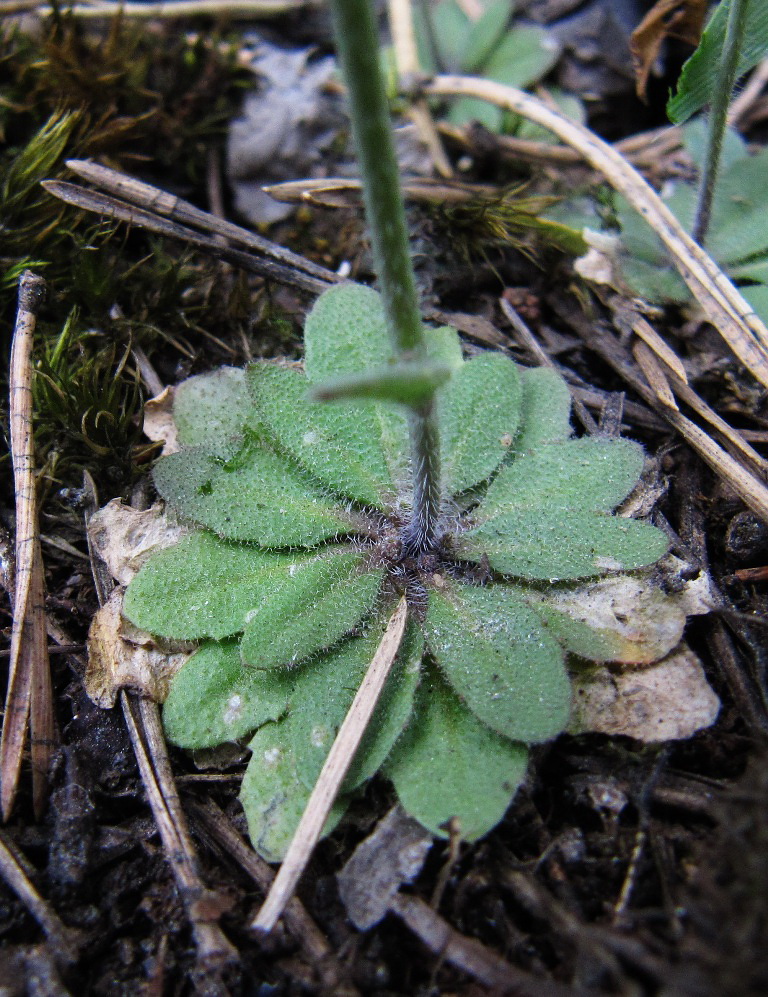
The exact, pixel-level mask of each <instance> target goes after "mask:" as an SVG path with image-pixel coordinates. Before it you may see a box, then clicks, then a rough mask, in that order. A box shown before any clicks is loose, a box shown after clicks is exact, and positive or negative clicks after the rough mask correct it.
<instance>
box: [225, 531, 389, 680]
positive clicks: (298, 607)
mask: <svg viewBox="0 0 768 997" xmlns="http://www.w3.org/2000/svg"><path fill="white" fill-rule="evenodd" d="M383 575H384V570H383V568H374V569H370V568H367V567H366V556H365V555H364V554H362V553H361V552H360V551H354V550H351V549H350V548H340V547H331V548H329V549H327V550H323V551H321V552H320V553H319V554H317V555H315V556H312V557H306V556H304V557H297V558H296V559H295V560H294V561H292V562H291V561H289V562H288V563H286V562H285V561H281V562H280V563H279V564H276V565H275V568H274V570H273V571H271V572H270V575H269V580H268V581H266V580H265V579H261V580H260V581H266V584H263V586H262V588H261V590H260V591H256V592H255V593H254V596H253V599H252V602H251V606H252V608H251V609H250V611H249V612H248V615H247V619H246V622H245V632H244V633H243V640H242V644H241V645H240V650H241V655H242V660H243V663H244V664H245V665H248V666H251V667H253V668H279V667H281V666H289V665H295V664H297V663H298V662H300V661H303V659H304V658H307V657H309V656H310V655H312V654H316V653H317V652H318V651H321V650H323V649H324V648H327V647H331V645H333V644H335V643H336V642H337V641H339V640H340V639H341V638H342V637H343V636H344V635H345V634H346V633H348V632H349V631H350V630H351V629H352V628H353V627H354V626H355V624H356V623H358V622H359V621H360V619H361V618H362V617H363V616H364V615H365V614H366V613H367V612H368V611H369V610H370V609H371V607H372V606H373V603H374V602H375V600H376V596H377V595H378V593H379V588H380V586H381V580H382V578H383Z"/></svg>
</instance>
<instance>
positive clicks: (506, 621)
mask: <svg viewBox="0 0 768 997" xmlns="http://www.w3.org/2000/svg"><path fill="white" fill-rule="evenodd" d="M424 634H425V636H426V639H427V644H428V645H429V648H430V650H431V651H432V654H433V655H434V657H435V659H436V661H437V663H438V664H439V665H440V668H441V670H442V672H443V675H444V676H445V677H446V679H447V680H448V682H449V683H450V685H451V686H452V687H453V689H454V691H455V692H456V693H457V694H458V695H459V697H460V698H461V699H462V700H463V701H464V702H465V703H466V705H467V707H468V708H469V709H470V710H471V711H472V712H473V713H474V714H475V716H476V717H478V718H479V719H480V720H481V721H482V722H483V723H484V724H486V725H487V726H488V727H490V728H491V729H492V730H495V731H496V732H497V733H499V734H503V735H504V736H505V737H508V738H511V739H512V740H514V741H523V742H525V743H534V742H539V741H546V740H548V739H549V738H552V737H554V736H555V735H556V734H558V733H559V732H560V731H561V730H563V728H564V727H565V725H566V723H567V722H568V711H569V705H570V683H569V681H568V675H567V673H566V671H565V665H564V664H563V652H562V650H561V648H560V645H559V644H558V643H557V641H556V640H554V638H552V637H551V636H549V634H548V633H547V632H546V629H545V627H544V625H543V623H542V621H541V618H540V617H539V616H538V615H537V614H536V613H535V612H534V611H533V610H532V609H530V608H529V607H528V606H527V605H526V604H525V602H524V601H523V599H522V598H521V597H520V596H519V595H517V594H516V593H515V592H514V590H512V589H511V588H510V587H509V586H503V585H495V586H489V587H487V588H479V587H473V586H470V585H459V584H452V585H450V586H449V587H447V588H446V589H445V590H443V591H440V590H437V589H432V590H430V593H429V605H428V608H427V616H426V620H425V622H424Z"/></svg>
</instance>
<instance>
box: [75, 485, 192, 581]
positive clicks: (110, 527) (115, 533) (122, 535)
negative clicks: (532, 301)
mask: <svg viewBox="0 0 768 997" xmlns="http://www.w3.org/2000/svg"><path fill="white" fill-rule="evenodd" d="M188 533H189V527H186V526H180V525H179V523H178V522H177V521H176V517H175V516H174V514H173V513H172V512H171V511H170V510H169V509H168V508H167V506H164V505H161V504H159V503H156V504H155V505H153V506H150V508H149V509H144V510H139V509H133V508H131V506H129V505H124V504H123V503H122V502H121V501H120V499H112V501H111V502H108V503H107V504H106V505H105V506H103V507H102V508H101V509H99V510H98V512H96V513H94V514H93V516H92V517H91V519H90V520H89V522H88V539H89V542H90V544H91V546H92V547H93V549H94V551H95V552H96V553H97V554H98V555H99V557H100V558H101V559H102V560H103V561H104V562H105V564H106V565H107V567H108V568H109V571H110V574H111V575H112V577H113V578H114V579H115V580H116V581H117V582H118V583H119V584H120V585H128V583H129V582H130V581H131V580H132V579H133V577H134V576H135V575H136V574H137V573H138V571H139V568H141V567H142V566H143V564H144V563H145V562H146V561H147V560H148V559H149V557H150V556H151V555H152V554H155V553H157V552H158V551H160V550H164V549H165V548H167V547H173V546H174V545H175V544H177V543H178V542H179V540H181V538H182V537H184V536H186V535H187V534H188Z"/></svg>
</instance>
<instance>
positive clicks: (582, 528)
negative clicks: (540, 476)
mask: <svg viewBox="0 0 768 997" xmlns="http://www.w3.org/2000/svg"><path fill="white" fill-rule="evenodd" d="M668 546H669V544H668V541H667V538H666V535H665V534H664V533H662V532H661V530H657V529H656V527H655V526H650V525H649V524H648V523H639V522H637V521H636V520H634V519H624V518H622V517H620V516H607V515H605V514H603V513H599V512H584V511H582V510H578V509H560V508H555V509H552V508H547V507H544V508H541V509H519V510H517V511H515V512H510V513H506V514H504V515H501V516H495V517H494V518H493V519H490V520H489V521H488V522H487V523H483V524H482V526H478V527H477V528H476V529H474V530H470V531H469V533H464V534H463V535H462V536H460V537H459V538H458V541H457V543H456V545H455V549H456V552H457V553H458V554H459V555H460V556H462V557H466V558H468V559H469V560H470V561H484V560H485V559H486V558H487V559H488V562H489V563H490V565H491V567H493V568H495V569H496V571H501V572H503V573H504V574H506V575H515V576H516V577H518V578H531V579H538V580H541V581H551V582H556V581H563V580H567V579H574V580H575V579H577V578H590V577H592V576H593V575H600V574H604V573H605V572H606V571H631V570H633V569H634V568H642V567H644V566H645V565H647V564H653V563H654V562H655V561H658V559H659V558H660V557H663V555H664V554H666V552H667V548H668Z"/></svg>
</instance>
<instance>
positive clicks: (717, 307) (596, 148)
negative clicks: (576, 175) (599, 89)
mask: <svg viewBox="0 0 768 997" xmlns="http://www.w3.org/2000/svg"><path fill="white" fill-rule="evenodd" d="M423 89H424V92H425V93H428V94H431V95H433V96H438V97H455V96H461V97H477V98H479V99H480V100H487V101H489V102H490V103H492V104H496V105H497V106H498V107H503V108H506V109H507V110H510V111H513V112H515V113H516V114H520V115H522V116H523V117H524V118H527V119H528V120H529V121H533V122H535V123H536V124H539V125H541V126H542V127H544V128H547V129H548V130H549V131H551V132H553V133H554V134H555V135H557V137H558V138H559V139H560V140H561V141H562V142H565V143H566V144H567V145H569V146H571V147H572V148H574V149H577V150H578V151H579V153H580V154H581V155H582V156H583V157H584V159H585V160H586V161H587V162H588V163H589V164H590V165H591V166H592V167H594V169H596V170H598V171H599V172H600V173H602V174H603V176H604V177H605V179H606V180H607V181H608V182H609V183H610V184H611V185H612V186H613V187H614V188H615V189H616V190H617V191H618V192H619V193H620V194H623V196H624V197H626V199H627V200H628V201H629V203H630V204H631V205H632V206H633V207H634V208H635V210H636V211H638V212H639V214H640V215H641V216H642V217H643V218H644V219H645V221H646V222H648V224H649V225H650V226H651V227H652V228H653V229H654V231H655V232H656V234H657V235H658V236H659V238H660V239H661V240H662V242H663V243H664V245H665V246H666V248H667V250H668V251H669V252H670V254H671V256H672V259H673V260H674V262H675V265H676V267H677V269H678V270H679V272H680V275H681V276H682V278H683V280H685V282H686V284H687V285H688V287H689V288H690V290H691V292H692V293H693V295H694V296H695V297H696V299H697V300H698V301H699V303H700V304H701V306H702V308H703V309H704V312H705V314H706V315H707V317H708V319H709V321H710V322H711V323H712V324H713V325H714V326H715V327H716V328H717V330H718V332H719V333H720V335H721V336H722V337H723V339H724V340H725V341H726V343H727V344H728V346H729V347H730V348H731V350H732V351H733V352H734V353H735V354H736V356H737V357H738V358H739V360H741V362H742V363H743V364H744V366H745V367H747V369H748V370H749V371H750V372H751V373H752V375H753V377H755V379H756V380H757V381H759V382H760V384H762V385H763V386H764V387H768V329H767V328H766V327H765V325H764V324H763V322H762V321H761V320H760V319H759V318H758V316H757V315H756V314H755V313H754V311H753V310H752V309H751V308H750V306H749V305H748V304H747V302H746V301H745V300H744V298H743V297H742V296H741V294H740V293H739V292H738V290H737V289H736V288H735V287H734V286H733V284H732V283H731V282H730V280H728V278H727V277H726V275H725V274H724V273H723V272H722V270H720V268H719V267H718V266H717V264H716V263H715V262H714V261H713V260H712V259H711V257H710V256H708V255H707V253H705V252H704V250H703V249H702V248H701V246H699V245H698V244H697V243H696V242H694V241H693V239H692V238H691V237H690V236H689V235H688V233H687V232H686V231H685V229H684V228H683V227H682V225H681V224H680V222H679V221H678V220H677V218H676V217H675V216H674V215H673V214H672V212H671V211H670V210H669V208H668V207H667V206H666V204H664V202H663V201H662V200H661V198H660V197H659V196H658V195H657V194H656V192H655V191H654V190H653V188H652V187H651V186H650V185H649V184H648V183H646V181H645V180H644V179H643V178H642V177H641V176H640V174H639V173H638V172H637V171H636V170H635V169H634V168H633V167H632V166H631V164H630V163H629V162H627V160H626V159H625V158H624V156H622V155H621V153H619V152H617V151H616V149H614V148H613V147H612V146H611V145H609V144H608V143H607V142H604V141H603V140H602V139H600V138H598V137H597V135H595V134H594V133H593V132H591V131H590V130H589V129H588V128H585V127H584V126H583V125H580V124H577V123H576V122H574V121H569V120H568V119H567V118H565V117H564V116H563V115H562V114H560V113H558V112H557V111H554V110H552V108H550V107H548V106H547V105H546V104H545V103H543V102H542V101H541V100H538V99H537V98H536V97H532V96H530V95H529V94H526V93H523V91H522V90H516V89H515V88H513V87H508V86H503V85H502V84H500V83H493V82H491V81H489V80H481V79H475V78H474V77H470V76H437V77H435V78H434V79H432V80H429V81H427V82H426V83H425V84H424V88H423Z"/></svg>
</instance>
